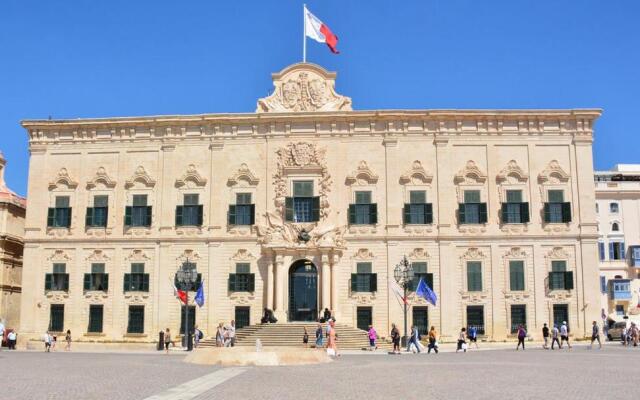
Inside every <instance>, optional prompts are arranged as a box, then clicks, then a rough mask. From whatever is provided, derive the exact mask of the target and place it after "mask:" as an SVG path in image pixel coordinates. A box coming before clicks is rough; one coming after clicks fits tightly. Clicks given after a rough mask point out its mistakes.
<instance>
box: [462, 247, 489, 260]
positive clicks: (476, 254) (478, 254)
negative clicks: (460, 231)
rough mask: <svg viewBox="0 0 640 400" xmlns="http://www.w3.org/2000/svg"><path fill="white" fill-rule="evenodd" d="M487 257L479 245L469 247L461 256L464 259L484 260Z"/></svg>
mask: <svg viewBox="0 0 640 400" xmlns="http://www.w3.org/2000/svg"><path fill="white" fill-rule="evenodd" d="M485 257H486V256H485V255H484V253H483V252H482V251H481V250H480V249H478V248H477V247H470V248H468V249H467V251H465V252H464V253H463V254H462V256H461V258H462V259H464V260H482V259H484V258H485Z"/></svg>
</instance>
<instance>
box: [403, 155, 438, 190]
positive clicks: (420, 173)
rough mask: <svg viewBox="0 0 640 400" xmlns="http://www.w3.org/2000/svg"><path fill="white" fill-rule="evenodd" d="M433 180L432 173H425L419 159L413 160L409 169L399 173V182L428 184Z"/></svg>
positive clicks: (404, 183)
mask: <svg viewBox="0 0 640 400" xmlns="http://www.w3.org/2000/svg"><path fill="white" fill-rule="evenodd" d="M432 180H433V175H431V174H429V173H427V171H426V170H425V169H424V167H423V166H422V163H421V162H420V161H419V160H415V161H414V162H413V164H412V165H411V169H409V170H407V171H406V172H405V173H404V174H402V175H400V183H401V184H403V185H406V184H407V183H414V184H428V183H431V181H432Z"/></svg>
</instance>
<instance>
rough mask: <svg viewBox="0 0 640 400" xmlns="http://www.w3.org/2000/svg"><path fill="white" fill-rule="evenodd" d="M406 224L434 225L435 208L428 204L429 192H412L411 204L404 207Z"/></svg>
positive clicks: (410, 193) (410, 195) (410, 194)
mask: <svg viewBox="0 0 640 400" xmlns="http://www.w3.org/2000/svg"><path fill="white" fill-rule="evenodd" d="M403 212H404V215H403V218H404V223H405V224H419V225H425V224H431V223H433V208H432V205H431V204H428V203H427V192H426V191H424V190H411V191H410V192H409V203H407V204H405V205H404V211H403Z"/></svg>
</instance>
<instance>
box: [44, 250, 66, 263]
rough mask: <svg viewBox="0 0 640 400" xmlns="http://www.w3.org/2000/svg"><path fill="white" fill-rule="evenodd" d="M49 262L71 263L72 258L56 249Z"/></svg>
mask: <svg viewBox="0 0 640 400" xmlns="http://www.w3.org/2000/svg"><path fill="white" fill-rule="evenodd" d="M47 260H49V261H54V262H55V261H60V262H67V261H71V260H72V258H71V256H69V255H68V254H67V253H66V252H65V251H64V250H62V249H56V250H54V251H53V253H51V255H50V256H49V257H48V258H47Z"/></svg>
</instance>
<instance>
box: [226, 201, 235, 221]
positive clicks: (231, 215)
mask: <svg viewBox="0 0 640 400" xmlns="http://www.w3.org/2000/svg"><path fill="white" fill-rule="evenodd" d="M227 222H228V224H229V225H235V224H236V206H235V205H234V204H229V213H228V214H227Z"/></svg>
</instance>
